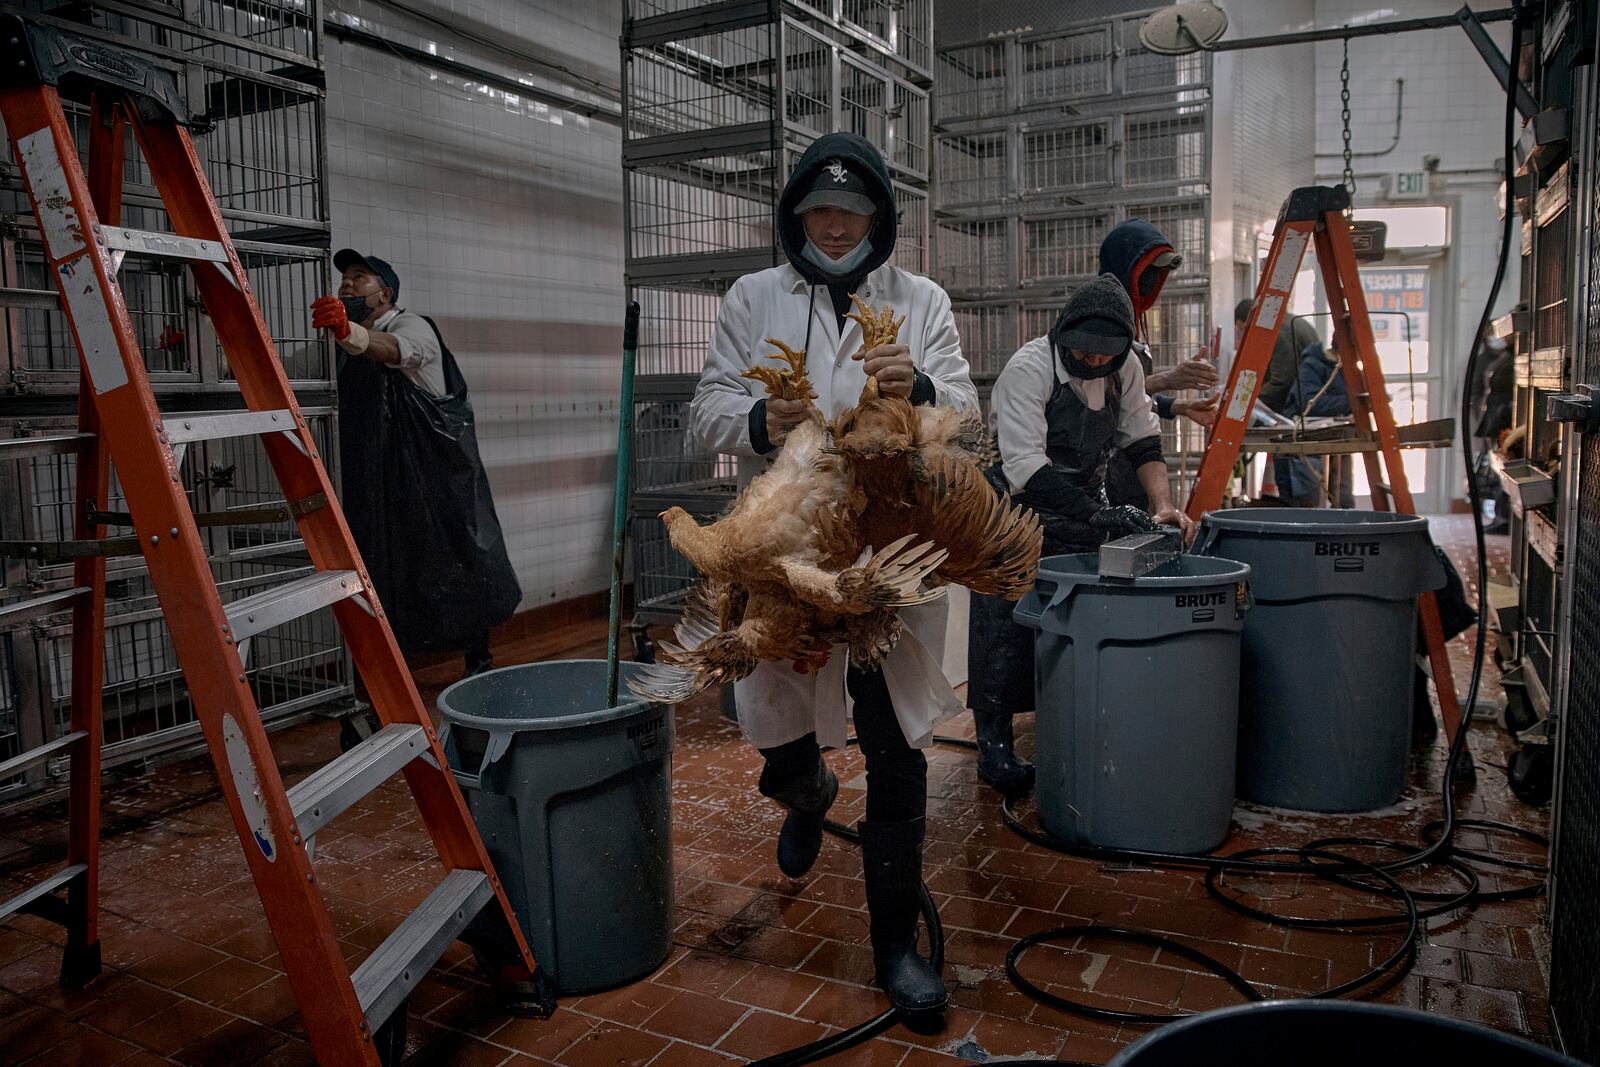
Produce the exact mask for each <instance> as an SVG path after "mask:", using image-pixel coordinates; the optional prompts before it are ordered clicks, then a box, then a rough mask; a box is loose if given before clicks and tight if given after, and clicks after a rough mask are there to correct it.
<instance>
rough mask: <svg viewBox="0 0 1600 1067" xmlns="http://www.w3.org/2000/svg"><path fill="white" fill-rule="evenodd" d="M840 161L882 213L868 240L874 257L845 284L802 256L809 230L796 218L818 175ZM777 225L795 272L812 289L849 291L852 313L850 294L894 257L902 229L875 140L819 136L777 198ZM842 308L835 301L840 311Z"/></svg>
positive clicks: (844, 135) (875, 218) (874, 219)
mask: <svg viewBox="0 0 1600 1067" xmlns="http://www.w3.org/2000/svg"><path fill="white" fill-rule="evenodd" d="M835 159H837V160H839V161H840V162H841V163H843V164H844V165H845V166H846V167H849V168H850V169H852V170H855V171H856V172H857V173H859V174H860V176H861V178H862V180H863V181H865V182H866V183H867V185H868V186H869V187H870V189H871V196H872V200H873V203H875V204H877V205H878V210H877V213H876V214H874V215H873V216H872V229H871V231H869V232H868V234H867V239H868V240H869V241H871V242H872V254H871V255H869V256H868V257H867V258H866V259H864V260H862V262H861V265H860V266H859V267H857V268H856V270H855V272H854V273H852V274H851V275H850V277H848V278H844V279H836V278H834V277H833V276H832V275H830V274H827V273H825V272H824V271H823V270H822V269H821V268H819V267H818V266H817V265H816V264H815V263H812V262H811V261H810V260H809V259H807V258H806V257H805V256H804V255H803V253H804V251H805V247H806V228H805V224H804V223H803V222H801V220H800V216H799V215H796V214H795V213H794V208H795V205H796V204H798V203H800V201H801V200H803V199H804V198H805V195H806V194H807V193H809V192H810V191H811V184H812V182H814V181H815V180H816V177H817V172H818V171H820V170H822V168H823V167H825V166H827V165H828V164H829V163H830V162H832V161H833V160H835ZM776 224H777V227H778V242H779V244H780V245H782V247H783V254H784V255H786V256H788V257H789V262H790V263H792V264H793V265H794V269H795V270H797V271H799V272H800V276H801V277H803V278H804V279H805V280H806V281H808V282H810V283H811V284H812V285H826V286H828V287H829V288H830V289H834V288H844V289H845V293H846V295H845V299H844V304H845V307H846V309H848V308H849V305H850V298H849V293H850V292H851V291H853V290H854V289H855V287H856V286H857V285H859V284H860V283H861V279H863V278H865V277H866V276H867V275H868V274H871V273H872V272H873V271H874V270H877V269H878V268H879V267H881V266H883V264H884V263H886V262H888V259H889V257H890V256H892V255H894V242H895V237H896V235H897V234H898V233H899V229H900V219H899V213H898V212H897V211H896V210H895V203H894V185H893V183H892V182H891V181H890V178H889V167H888V165H887V164H886V163H884V161H883V154H882V153H881V152H879V151H878V150H877V149H876V148H874V147H873V145H872V142H871V141H868V140H867V139H866V138H865V137H858V136H856V135H855V134H853V133H830V134H827V135H825V136H822V137H818V138H817V139H816V140H815V141H812V142H811V147H809V148H807V149H806V150H805V152H804V153H802V154H801V156H800V159H799V161H798V162H796V163H795V165H794V170H793V171H791V172H790V174H789V182H788V184H786V185H785V186H784V187H783V194H782V195H781V196H779V197H778V217H777V220H776ZM837 304H838V301H837V299H836V300H835V306H837ZM840 314H841V315H842V314H843V312H840Z"/></svg>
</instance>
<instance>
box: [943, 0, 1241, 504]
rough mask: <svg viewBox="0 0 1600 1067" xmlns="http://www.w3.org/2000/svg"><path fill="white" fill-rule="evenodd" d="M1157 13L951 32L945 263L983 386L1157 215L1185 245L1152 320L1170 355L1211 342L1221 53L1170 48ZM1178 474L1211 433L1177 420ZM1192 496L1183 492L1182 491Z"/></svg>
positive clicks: (1169, 438) (1153, 333) (1169, 431)
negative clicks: (1147, 40)
mask: <svg viewBox="0 0 1600 1067" xmlns="http://www.w3.org/2000/svg"><path fill="white" fill-rule="evenodd" d="M1142 19H1143V16H1142V15H1139V14H1135V15H1122V16H1118V17H1116V18H1112V19H1100V20H1097V21H1093V22H1083V23H1075V24H1072V25H1068V26H1065V27H1061V28H1057V29H1052V30H1049V31H1019V32H1017V33H1013V34H1008V35H1001V36H989V37H985V38H983V39H982V40H976V41H967V42H952V43H949V44H943V45H941V46H940V47H939V49H938V51H937V54H936V58H935V69H934V114H935V126H934V130H935V134H934V150H933V151H934V154H933V193H934V214H933V236H932V250H931V252H932V258H931V261H930V263H931V266H930V271H929V273H930V274H932V276H933V277H934V278H935V279H937V280H938V281H940V282H941V283H942V284H943V285H944V286H945V288H946V289H948V290H949V292H950V296H951V302H952V304H953V305H954V307H955V314H956V322H957V327H958V328H959V330H960V333H961V341H962V348H963V351H964V352H965V353H966V355H967V359H968V361H969V362H970V363H971V364H972V371H973V377H974V379H976V380H977V382H978V387H979V393H980V395H981V396H983V397H985V398H987V396H988V393H989V389H990V388H991V387H992V385H993V382H994V379H995V378H996V377H997V376H998V375H999V373H1000V370H1001V369H1002V368H1003V367H1004V366H1005V361H1006V359H1007V358H1008V357H1010V355H1011V354H1012V353H1013V352H1015V351H1016V350H1017V348H1018V347H1019V346H1020V345H1021V344H1022V343H1023V342H1025V341H1027V340H1028V339H1030V338H1033V337H1038V336H1040V335H1041V334H1043V333H1044V332H1045V331H1046V330H1047V329H1048V327H1049V325H1050V323H1051V322H1052V321H1053V320H1054V318H1055V315H1056V313H1057V312H1058V311H1059V309H1060V307H1061V304H1062V302H1063V300H1064V298H1065V296H1066V294H1067V293H1068V292H1070V291H1071V289H1072V288H1073V287H1074V286H1076V285H1079V284H1081V283H1083V282H1084V281H1086V280H1088V279H1089V278H1091V277H1093V275H1094V274H1095V272H1096V270H1097V269H1098V263H1099V248H1100V241H1101V239H1102V238H1103V237H1104V236H1105V234H1106V231H1108V230H1109V229H1110V228H1111V227H1112V226H1113V225H1115V224H1116V223H1118V222H1121V221H1123V220H1125V219H1129V218H1143V219H1145V220H1146V221H1148V222H1150V223H1152V224H1154V225H1155V226H1156V227H1157V228H1158V229H1160V230H1161V231H1162V232H1163V233H1164V234H1166V236H1167V238H1168V239H1169V240H1170V241H1171V242H1172V244H1173V247H1174V248H1176V249H1177V250H1178V251H1179V252H1180V253H1182V255H1183V265H1182V267H1181V268H1180V269H1179V270H1178V271H1177V272H1176V273H1175V274H1174V275H1173V276H1172V277H1171V278H1169V279H1168V281H1167V284H1166V287H1165V289H1164V291H1163V293H1162V296H1161V299H1160V301H1159V302H1158V303H1157V305H1156V306H1155V307H1154V308H1153V309H1152V310H1151V311H1150V313H1149V315H1148V316H1147V319H1146V323H1145V326H1146V329H1147V340H1148V341H1149V342H1150V345H1151V349H1152V354H1153V357H1154V359H1155V363H1156V366H1157V367H1158V368H1164V367H1170V366H1172V365H1174V364H1176V363H1178V362H1180V361H1181V360H1183V359H1185V358H1187V357H1188V356H1189V355H1192V354H1193V353H1194V351H1195V350H1196V349H1197V348H1199V347H1200V346H1201V345H1202V344H1205V343H1207V342H1208V341H1209V339H1210V338H1209V329H1208V326H1209V325H1210V324H1209V322H1208V308H1209V304H1210V295H1209V291H1208V272H1209V259H1210V256H1209V226H1210V170H1211V157H1210V123H1211V93H1210V84H1209V79H1210V62H1209V57H1207V56H1205V55H1203V54H1202V55H1197V56H1177V57H1175V56H1160V55H1155V54H1153V53H1151V52H1148V51H1146V50H1145V49H1144V48H1143V46H1142V45H1141V44H1140V41H1139V26H1140V23H1141V21H1142ZM1164 443H1165V445H1166V448H1167V453H1168V455H1169V457H1172V458H1173V466H1174V478H1175V480H1176V481H1177V482H1178V483H1179V484H1177V485H1176V486H1175V488H1176V489H1179V490H1184V489H1185V488H1186V487H1185V486H1184V485H1183V484H1182V482H1183V481H1184V476H1185V473H1186V472H1187V471H1190V470H1192V469H1193V465H1194V459H1195V458H1196V457H1197V455H1198V452H1199V451H1200V450H1201V449H1203V448H1204V444H1205V438H1204V432H1203V431H1202V430H1200V429H1199V428H1198V427H1195V426H1193V425H1192V424H1187V425H1180V424H1175V423H1169V424H1167V426H1166V440H1165V442H1164ZM1178 499H1181V497H1179V498H1178Z"/></svg>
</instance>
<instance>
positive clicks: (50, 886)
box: [0, 863, 487, 951]
mask: <svg viewBox="0 0 1600 1067" xmlns="http://www.w3.org/2000/svg"><path fill="white" fill-rule="evenodd" d="M88 869H89V868H88V865H87V864H83V863H74V864H73V865H72V866H70V867H63V868H61V869H60V870H59V871H57V872H56V873H55V874H52V875H51V876H50V877H48V878H46V879H45V880H44V881H42V882H39V883H36V884H34V885H31V886H29V887H28V888H27V889H24V890H23V891H22V892H20V893H18V894H17V895H16V896H14V897H12V898H11V899H10V900H7V901H0V923H3V922H5V921H6V920H7V919H9V918H11V916H13V915H15V914H16V913H17V912H19V911H21V910H23V909H24V908H26V907H27V906H28V905H29V904H32V903H33V902H34V901H36V900H38V899H39V898H40V897H47V896H49V895H50V894H51V893H54V892H55V891H56V890H57V889H60V888H61V887H62V886H64V885H66V884H67V883H68V882H70V881H72V880H73V879H74V878H76V877H78V875H80V874H82V873H83V872H84V871H86V870H88ZM472 873H474V874H476V875H478V876H479V877H482V876H483V872H482V871H474V872H472ZM485 881H486V882H487V879H485ZM430 899H431V898H430ZM424 907H426V903H424ZM441 951H442V950H441Z"/></svg>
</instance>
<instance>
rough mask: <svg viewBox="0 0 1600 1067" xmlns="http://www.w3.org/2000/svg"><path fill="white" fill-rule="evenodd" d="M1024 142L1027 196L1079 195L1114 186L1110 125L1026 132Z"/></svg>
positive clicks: (1087, 124) (1104, 122) (1102, 122)
mask: <svg viewBox="0 0 1600 1067" xmlns="http://www.w3.org/2000/svg"><path fill="white" fill-rule="evenodd" d="M1021 138H1022V190H1023V192H1024V193H1029V194H1036V195H1037V194H1050V193H1062V192H1077V191H1082V190H1086V189H1092V188H1103V187H1105V186H1109V185H1110V184H1111V180H1112V174H1111V153H1112V136H1111V123H1110V122H1109V121H1107V120H1104V119H1102V120H1098V121H1094V122H1082V123H1075V124H1073V125H1069V126H1051V127H1046V128H1044V129H1025V130H1023V131H1022V133H1021Z"/></svg>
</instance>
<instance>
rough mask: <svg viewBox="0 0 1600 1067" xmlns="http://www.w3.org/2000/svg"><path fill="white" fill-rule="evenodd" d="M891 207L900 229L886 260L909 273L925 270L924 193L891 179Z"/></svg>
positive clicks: (926, 205) (925, 216)
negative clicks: (892, 252)
mask: <svg viewBox="0 0 1600 1067" xmlns="http://www.w3.org/2000/svg"><path fill="white" fill-rule="evenodd" d="M894 203H895V210H896V211H898V212H899V213H900V230H899V234H898V235H897V236H896V237H895V242H894V256H893V257H892V258H891V259H890V262H891V263H893V264H894V265H895V266H897V267H899V268H901V269H902V270H908V271H911V272H912V273H913V274H926V273H927V272H928V194H927V193H926V192H924V191H923V190H921V189H914V188H912V187H911V186H909V185H904V184H902V183H900V182H895V183H894Z"/></svg>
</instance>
